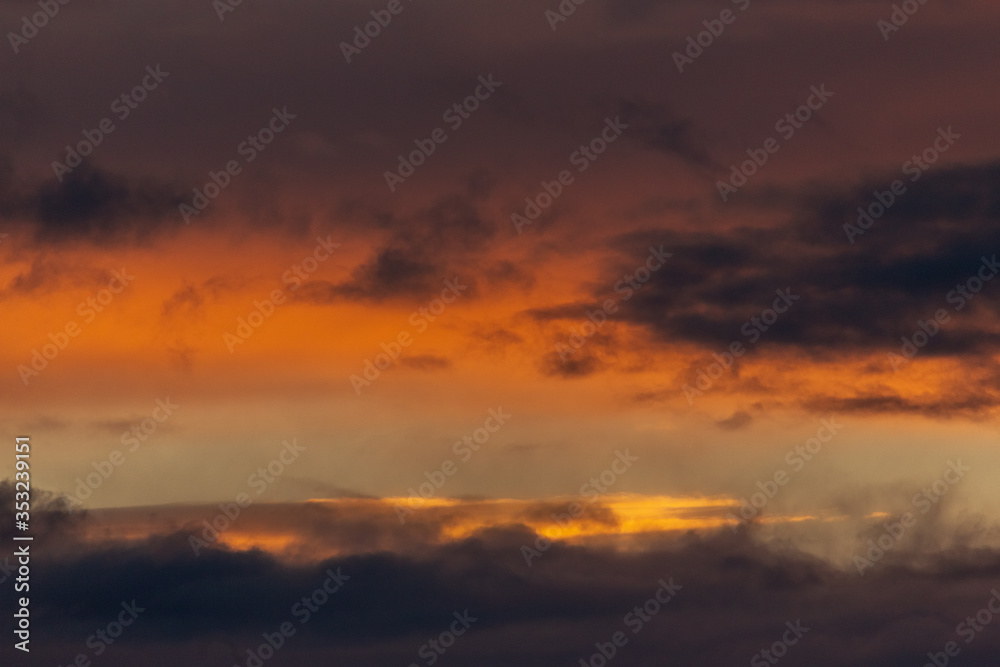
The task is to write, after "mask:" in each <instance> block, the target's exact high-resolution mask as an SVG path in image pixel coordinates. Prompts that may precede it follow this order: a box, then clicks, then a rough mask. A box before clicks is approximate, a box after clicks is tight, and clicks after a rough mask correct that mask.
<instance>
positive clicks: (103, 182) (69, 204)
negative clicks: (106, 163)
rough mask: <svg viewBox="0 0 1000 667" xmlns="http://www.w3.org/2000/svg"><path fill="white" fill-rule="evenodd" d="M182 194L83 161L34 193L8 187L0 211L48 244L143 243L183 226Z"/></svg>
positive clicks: (167, 186)
mask: <svg viewBox="0 0 1000 667" xmlns="http://www.w3.org/2000/svg"><path fill="white" fill-rule="evenodd" d="M0 194H4V193H0ZM184 197H185V195H184V193H183V192H182V191H181V189H180V188H179V187H176V186H171V185H164V184H160V183H157V182H155V181H153V180H151V179H145V180H140V179H133V178H129V177H125V176H120V175H117V174H112V173H109V172H107V171H104V170H102V169H100V168H97V167H93V166H91V165H90V164H89V163H86V162H85V163H84V164H82V165H80V166H79V167H77V168H76V169H74V170H73V171H72V172H71V173H69V174H66V175H65V176H64V177H63V180H62V181H61V182H60V181H58V180H57V179H55V178H52V179H50V180H48V181H46V182H44V183H43V184H41V185H39V186H38V187H37V188H36V189H35V190H34V191H33V192H28V193H22V194H16V193H13V192H7V193H6V194H5V196H4V201H3V202H2V203H0V211H3V214H4V217H8V218H12V219H13V221H14V222H15V223H17V224H20V225H25V226H26V227H27V229H28V230H29V231H30V232H31V233H32V235H33V237H34V239H35V240H36V241H37V242H39V243H42V244H46V245H50V244H59V243H71V242H79V241H84V242H88V243H94V244H117V243H143V242H148V241H150V240H151V239H152V238H154V237H155V236H156V235H158V234H159V233H161V232H162V231H164V230H166V229H174V228H178V227H180V226H181V223H182V222H183V218H182V217H181V216H180V213H179V212H178V206H179V205H180V204H181V202H182V201H184Z"/></svg>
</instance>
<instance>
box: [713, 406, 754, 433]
mask: <svg viewBox="0 0 1000 667" xmlns="http://www.w3.org/2000/svg"><path fill="white" fill-rule="evenodd" d="M752 421H753V417H751V416H750V413H749V412H744V411H742V410H740V411H738V412H734V413H733V414H732V415H730V416H729V417H726V418H725V419H720V420H719V421H717V422H715V425H716V426H718V427H719V428H721V429H722V430H724V431H738V430H740V429H741V428H745V427H747V426H749V425H750V422H752Z"/></svg>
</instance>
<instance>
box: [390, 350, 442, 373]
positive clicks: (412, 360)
mask: <svg viewBox="0 0 1000 667" xmlns="http://www.w3.org/2000/svg"><path fill="white" fill-rule="evenodd" d="M400 363H401V364H402V365H403V366H406V367H407V368H412V369H414V370H418V371H424V372H431V371H440V370H444V369H446V368H451V359H448V358H447V357H438V356H435V355H433V354H421V355H417V356H414V357H404V358H403V359H402V360H401V361H400Z"/></svg>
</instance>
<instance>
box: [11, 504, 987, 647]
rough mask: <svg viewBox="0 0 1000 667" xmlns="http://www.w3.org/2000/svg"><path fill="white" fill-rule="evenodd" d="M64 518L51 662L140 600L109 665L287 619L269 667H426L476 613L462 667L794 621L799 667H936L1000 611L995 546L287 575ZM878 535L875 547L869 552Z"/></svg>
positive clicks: (310, 566) (672, 546)
mask: <svg viewBox="0 0 1000 667" xmlns="http://www.w3.org/2000/svg"><path fill="white" fill-rule="evenodd" d="M4 488H6V487H4ZM0 495H4V496H5V497H8V496H9V495H10V491H9V489H7V490H6V491H5V492H3V493H2V494H0ZM5 505H6V504H5ZM558 509H559V508H558V506H557V505H552V504H540V505H538V506H537V507H535V508H534V509H529V510H527V511H528V512H529V513H534V514H537V515H538V516H539V517H542V518H545V517H546V516H547V515H548V514H550V513H551V512H552V511H558ZM200 511H201V512H202V513H205V514H210V513H212V512H215V511H217V508H202V509H201V510H200ZM261 511H266V512H268V513H270V514H271V515H272V517H273V519H272V520H273V521H274V522H275V523H276V524H278V525H281V524H282V523H283V524H284V525H285V529H286V530H287V529H288V528H292V530H295V528H294V526H296V525H298V526H302V525H305V524H310V523H311V524H314V528H313V530H314V531H316V534H317V535H321V534H323V535H326V537H327V538H328V539H330V540H331V541H332V542H342V540H344V539H347V540H348V542H347V543H348V544H349V543H350V542H353V541H356V540H357V539H359V538H360V539H361V540H362V541H364V540H365V539H368V541H369V544H371V543H370V538H371V536H372V531H371V527H373V524H372V523H371V519H372V517H371V515H367V516H366V515H365V513H364V512H358V513H357V515H356V516H353V515H354V514H355V511H352V510H350V509H347V510H343V509H342V510H340V511H333V510H330V509H328V508H327V507H324V506H322V505H317V504H307V505H304V506H303V505H298V506H281V507H272V508H270V509H268V508H261ZM43 514H44V513H43ZM60 516H63V515H60ZM352 516H353V518H352ZM8 518H9V517H8ZM243 518H244V517H241V519H240V520H242V519H243ZM247 518H249V514H248V516H247ZM39 520H41V521H45V520H46V519H45V518H43V515H40V516H39ZM69 520H70V521H72V522H77V523H80V524H83V523H86V522H85V521H84V520H83V519H82V518H77V519H72V518H70V519H69ZM925 520H926V521H930V520H931V519H929V518H928V519H925ZM60 521H61V522H63V524H64V523H65V521H66V519H60V520H59V521H55V522H53V523H52V525H51V526H50V528H49V533H50V534H58V535H60V539H61V540H62V541H63V543H64V546H71V545H75V548H73V549H62V550H60V551H59V552H56V551H55V550H53V549H51V548H48V549H38V552H37V553H38V556H37V559H36V560H34V561H33V566H32V573H33V575H32V576H33V579H32V591H31V592H32V596H31V599H32V614H33V615H32V618H33V619H35V623H36V624H37V625H36V626H35V627H36V628H37V632H38V633H39V634H38V635H37V636H38V637H43V636H44V637H45V640H46V641H45V642H39V644H38V645H37V649H36V648H35V646H33V654H34V655H33V657H37V659H38V660H40V661H44V662H47V663H48V662H51V663H53V664H56V663H57V662H59V661H63V662H65V661H66V660H68V659H71V658H72V657H73V656H74V655H76V654H77V653H79V652H87V651H88V650H89V649H88V648H87V647H86V644H85V641H86V638H87V637H88V636H90V635H92V634H93V633H94V632H95V630H96V629H97V628H101V627H104V626H106V625H107V624H108V623H109V622H111V621H113V620H114V619H115V618H116V616H117V613H118V611H119V610H120V605H121V603H122V602H131V601H132V600H135V601H136V604H138V605H139V606H140V607H142V608H143V609H144V611H143V612H142V614H141V616H140V617H139V619H138V620H137V622H136V623H135V624H134V625H133V626H131V627H129V628H128V629H127V630H126V633H125V634H124V635H123V636H122V638H121V641H120V642H116V643H115V644H114V645H113V646H111V647H110V648H109V649H108V650H107V652H106V653H105V654H104V655H102V656H101V663H102V664H106V665H110V666H117V665H128V664H136V661H137V660H140V661H141V663H142V664H149V665H154V666H158V665H170V664H177V663H176V661H177V660H178V659H179V658H181V657H185V656H192V655H194V654H196V653H197V652H198V651H201V653H202V656H201V657H195V658H193V661H192V662H191V664H199V665H200V664H208V662H206V660H208V658H206V657H205V656H211V657H212V659H213V660H218V661H222V662H223V664H225V663H226V662H227V661H228V662H236V663H237V664H244V661H245V657H246V653H245V651H246V649H247V648H250V647H256V646H258V645H259V644H260V643H261V641H263V639H262V637H261V635H262V633H264V632H273V631H274V630H275V629H277V628H278V627H279V626H280V624H281V623H283V622H286V621H290V622H292V623H293V624H294V625H295V628H296V634H295V635H294V636H293V637H292V638H290V639H289V641H288V642H287V643H286V645H285V646H284V647H283V648H282V649H281V650H280V651H278V652H277V653H276V655H275V656H274V657H273V659H271V660H270V661H269V664H274V665H304V666H306V667H311V666H312V665H317V666H318V665H327V664H331V663H337V664H367V665H391V664H409V662H413V661H417V662H419V661H420V658H419V657H418V656H417V655H416V653H417V650H418V649H419V647H420V646H421V645H422V644H423V643H424V642H426V641H427V640H428V639H430V638H433V637H436V636H437V635H439V634H440V633H441V632H442V631H444V630H446V629H447V628H448V626H449V625H450V623H451V620H452V619H453V613H454V612H459V613H462V612H464V611H466V610H468V612H469V614H470V615H472V616H473V617H475V618H476V619H477V620H476V621H475V623H474V624H473V626H472V629H471V630H470V631H469V632H468V633H466V634H465V635H463V636H462V637H460V638H459V639H458V641H457V642H456V644H455V647H454V648H453V649H452V650H451V651H449V654H448V660H449V662H450V663H453V664H456V665H465V664H468V665H473V664H474V665H486V666H492V665H496V666H498V667H499V666H500V665H509V664H512V663H513V664H519V665H539V666H541V665H550V664H553V662H558V663H560V664H572V663H573V662H575V661H576V662H578V661H579V659H580V658H584V659H587V658H589V656H590V655H591V654H592V653H593V652H594V651H595V650H597V649H596V648H595V642H606V641H609V639H610V637H611V636H612V634H613V633H615V632H617V631H624V632H625V633H626V636H627V637H628V638H629V642H628V644H627V645H626V646H625V647H623V648H622V649H621V654H620V656H619V658H618V659H619V660H620V661H622V664H633V665H654V664H662V662H661V661H662V660H663V656H664V655H669V656H670V661H671V664H677V665H691V666H694V665H705V664H745V663H747V662H749V661H750V660H751V659H752V658H753V656H754V655H755V654H757V653H758V652H759V651H760V650H761V649H762V648H765V647H768V646H770V645H771V644H773V643H774V642H775V641H778V640H779V639H780V638H781V636H782V634H784V632H785V630H786V627H787V626H786V622H791V623H793V624H794V623H796V622H799V621H801V623H802V625H803V626H804V627H806V628H808V631H807V632H806V633H805V634H804V636H803V637H802V639H801V641H800V642H798V643H797V644H796V645H794V646H792V647H790V648H789V657H791V656H792V655H793V654H794V659H795V661H796V663H797V664H809V665H814V666H816V667H826V666H830V667H833V666H838V667H839V666H840V665H844V664H852V665H862V666H869V665H870V666H872V667H874V666H876V665H895V664H900V665H902V664H920V661H921V660H922V659H923V657H924V656H926V653H927V652H929V651H940V650H942V648H943V646H944V645H945V643H946V642H948V641H956V640H957V641H961V638H960V637H958V636H956V626H958V624H959V623H961V622H963V620H964V619H965V618H966V617H968V616H970V615H975V614H976V613H977V612H978V611H979V610H980V609H982V608H983V607H985V605H986V603H987V602H988V600H989V599H990V597H991V595H993V593H992V591H993V590H994V589H995V588H996V580H997V577H998V576H1000V553H998V552H996V551H994V550H992V549H990V548H986V547H978V548H969V547H968V546H967V545H966V544H965V543H962V544H961V545H960V546H958V545H956V546H954V547H952V548H946V549H943V550H942V549H936V550H932V551H926V550H924V548H923V547H914V546H913V545H912V544H910V542H907V541H906V537H903V538H901V539H900V540H899V541H898V544H897V545H896V547H895V548H894V549H891V550H890V551H888V552H887V553H886V554H885V555H884V556H883V557H881V558H880V559H879V560H878V562H877V563H875V564H874V565H873V566H872V567H871V568H870V569H866V571H865V573H864V576H861V575H859V574H858V572H857V571H856V569H855V568H854V567H853V566H852V565H850V564H848V565H845V566H844V567H838V566H834V565H833V564H831V563H828V562H826V561H823V560H819V559H817V558H815V557H813V556H810V555H807V554H805V553H802V552H798V551H795V550H794V549H791V548H789V547H788V546H787V545H786V544H784V543H783V542H782V541H780V540H779V541H778V542H776V543H774V544H773V545H770V544H769V543H768V542H766V541H764V540H763V539H761V537H760V536H758V533H757V530H756V529H755V528H753V527H748V528H747V529H744V530H742V531H739V532H738V533H735V534H734V533H732V532H731V531H730V530H729V529H728V528H726V529H722V531H721V532H718V533H705V534H702V535H700V536H696V535H693V534H692V535H681V536H674V537H671V538H669V539H664V540H659V541H657V540H655V539H653V540H650V541H648V542H647V545H646V548H645V549H643V550H639V551H631V550H625V551H619V550H615V549H611V548H605V547H597V546H595V547H587V546H571V545H568V544H565V543H562V542H558V541H556V542H554V543H553V544H552V545H551V546H549V547H548V548H547V549H546V550H545V551H544V552H539V555H538V556H537V557H535V558H533V559H532V564H531V565H530V566H529V565H528V564H527V563H526V559H525V556H524V552H523V548H524V547H526V546H533V545H535V543H536V540H537V537H538V536H537V535H536V534H534V533H533V532H531V531H530V530H527V529H525V528H523V527H519V526H516V525H511V526H505V527H495V528H488V529H485V530H482V531H480V532H478V533H477V534H475V535H474V536H472V537H470V538H468V539H464V540H460V541H455V542H445V543H441V544H439V545H437V546H431V545H429V544H427V543H426V542H424V541H423V540H421V538H420V537H419V533H416V532H414V533H411V535H412V539H414V540H421V541H422V542H423V544H422V546H420V545H419V543H418V542H414V546H416V548H410V549H407V548H401V549H399V550H396V551H386V550H368V549H366V550H364V551H363V552H354V553H351V552H348V553H345V554H344V555H342V556H337V557H333V558H327V559H320V560H312V561H309V560H305V561H281V560H276V559H274V558H272V557H271V556H268V555H266V554H264V553H262V552H258V551H249V552H233V551H228V550H225V549H220V548H214V547H211V548H207V549H206V550H205V551H203V552H202V553H201V555H200V556H198V557H195V556H194V555H193V553H192V550H191V548H190V546H189V543H188V536H189V535H188V533H186V532H175V533H168V534H163V535H160V536H154V537H149V538H144V539H139V540H134V541H131V542H116V541H113V540H111V541H107V540H105V541H102V542H92V541H87V542H80V541H76V540H75V539H74V538H73V537H72V535H73V533H72V532H69V531H66V530H65V526H64V525H63V524H61V523H60ZM354 522H356V523H355V525H356V526H357V528H360V527H361V526H362V525H368V526H369V527H370V528H369V530H368V531H367V534H368V536H369V537H368V538H365V537H364V536H365V533H364V532H357V530H356V529H352V528H351V527H350V526H351V524H352V523H354ZM393 523H395V524H396V527H395V528H394V529H393V528H388V530H392V531H394V532H397V533H399V532H405V531H410V530H412V529H411V528H410V527H408V526H402V527H401V526H399V524H398V522H396V520H395V517H394V515H393V514H392V511H391V510H388V511H387V512H386V513H385V515H384V518H383V519H381V520H379V521H377V522H376V523H375V524H374V525H376V526H377V525H381V526H382V528H380V529H379V530H383V529H386V528H385V527H387V526H391V525H392V524H393ZM5 525H6V524H5ZM352 530H354V532H355V534H354V536H353V537H352V536H351V534H350V533H351V531H352ZM879 530H881V528H879V527H878V526H874V525H873V526H872V528H871V531H874V532H869V531H865V532H863V533H861V534H860V535H859V536H858V543H859V545H861V544H864V540H865V539H867V538H868V537H870V536H875V535H876V533H877V532H878V531H879ZM911 530H914V531H916V530H918V529H917V528H913V529H911ZM8 538H9V536H8ZM913 540H915V541H916V542H920V536H919V535H915V536H914V537H913ZM361 543H363V542H361ZM359 544H360V543H359ZM862 548H864V547H861V546H859V549H862ZM57 553H58V555H56V554H57ZM329 570H332V571H334V572H337V571H339V572H340V573H341V574H343V575H347V576H348V577H349V579H348V580H346V582H345V584H344V586H343V588H342V589H341V590H340V591H338V592H336V593H334V594H333V595H331V596H329V599H328V601H327V602H326V603H325V604H323V606H322V607H320V608H319V609H318V610H317V611H316V612H315V613H313V614H311V618H310V619H309V621H308V622H307V623H305V624H303V623H301V622H300V621H301V620H302V619H301V615H299V616H295V615H293V611H292V609H293V605H295V604H296V603H297V602H299V601H301V599H302V598H303V596H309V595H311V594H312V592H313V591H315V590H316V589H317V588H318V587H319V586H320V585H321V584H322V583H323V581H324V579H325V578H326V577H327V576H328V575H327V574H326V573H327V571H329ZM661 580H664V581H666V582H668V583H670V582H672V583H673V584H677V585H680V586H681V588H680V589H679V590H678V591H677V592H676V597H675V598H674V599H672V600H671V601H670V602H669V604H667V605H665V606H662V607H661V608H660V609H659V610H658V611H656V612H653V611H650V615H649V616H647V617H646V618H648V619H649V620H648V623H645V622H644V623H643V624H642V627H641V629H640V630H639V631H638V632H633V630H634V629H635V623H634V622H633V623H632V624H631V625H628V624H627V621H626V620H625V617H626V615H627V614H629V613H630V612H633V610H634V609H635V607H636V606H641V605H644V604H645V603H646V601H647V600H649V599H650V598H652V597H653V595H654V593H655V592H656V590H657V588H659V587H660V585H661V584H660V581H661ZM7 585H10V582H9V581H8V582H7V583H5V584H0V586H7ZM4 599H5V600H7V599H8V596H4ZM656 607H659V605H654V604H653V603H650V610H653V609H654V608H656ZM901 610H904V611H901ZM633 613H634V612H633ZM5 618H9V615H8V614H5ZM633 618H634V616H633ZM4 624H5V625H9V620H7V621H4ZM736 629H738V630H736ZM974 639H975V641H974V642H973V643H970V644H968V645H966V644H964V643H960V645H961V646H962V655H963V660H966V661H968V662H969V664H992V663H993V662H995V661H996V660H997V658H998V657H1000V639H998V638H997V635H996V633H994V632H992V631H991V629H990V626H987V628H986V631H984V632H982V633H979V634H978V636H976V637H975V638H974ZM36 650H37V654H36V653H35V652H36ZM241 656H242V657H241ZM408 661H409V662H408ZM213 664H214V663H213Z"/></svg>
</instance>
